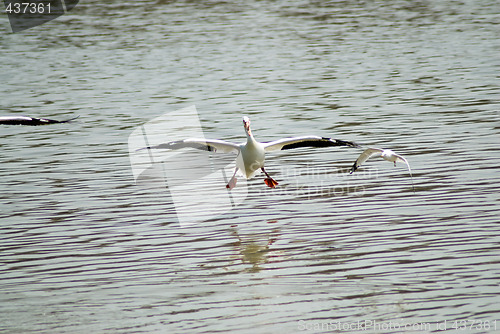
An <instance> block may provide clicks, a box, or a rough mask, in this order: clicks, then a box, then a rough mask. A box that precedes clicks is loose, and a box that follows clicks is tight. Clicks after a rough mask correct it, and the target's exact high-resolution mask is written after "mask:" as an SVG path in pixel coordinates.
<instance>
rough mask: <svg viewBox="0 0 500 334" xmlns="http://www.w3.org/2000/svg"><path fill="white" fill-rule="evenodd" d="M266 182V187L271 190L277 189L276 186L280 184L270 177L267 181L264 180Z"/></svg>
mask: <svg viewBox="0 0 500 334" xmlns="http://www.w3.org/2000/svg"><path fill="white" fill-rule="evenodd" d="M264 182H265V183H266V185H267V186H268V187H269V188H276V186H277V185H278V182H276V181H275V180H273V179H271V178H270V177H268V178H267V179H264Z"/></svg>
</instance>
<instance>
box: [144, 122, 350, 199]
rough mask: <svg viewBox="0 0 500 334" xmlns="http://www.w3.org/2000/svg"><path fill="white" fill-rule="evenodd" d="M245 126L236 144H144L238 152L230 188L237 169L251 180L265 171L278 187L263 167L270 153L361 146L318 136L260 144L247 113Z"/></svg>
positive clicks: (195, 140)
mask: <svg viewBox="0 0 500 334" xmlns="http://www.w3.org/2000/svg"><path fill="white" fill-rule="evenodd" d="M243 127H244V128H245V132H246V135H247V141H246V142H245V143H241V144H235V143H231V142H227V141H224V140H218V139H199V138H189V139H185V140H180V141H173V142H169V143H164V144H160V145H156V146H150V147H145V148H144V149H170V150H177V149H181V148H185V147H191V148H196V149H199V150H205V151H211V152H216V151H220V152H224V153H230V152H233V153H236V154H237V158H236V169H235V171H234V174H233V176H232V177H231V179H230V180H229V182H228V184H227V185H226V187H227V188H228V189H233V188H234V187H235V186H236V181H237V180H236V173H237V172H238V171H240V172H241V174H242V175H243V176H244V177H246V178H247V179H250V178H252V177H253V176H254V175H255V174H256V173H257V172H258V171H259V169H260V170H262V172H264V174H265V175H266V179H264V182H265V183H266V185H267V186H268V187H270V188H276V186H277V185H278V182H276V180H274V179H273V178H271V176H269V174H268V173H267V172H266V170H265V169H264V161H265V155H266V153H267V152H273V151H279V150H288V149H292V148H299V147H330V146H348V147H359V145H358V144H356V143H353V142H350V141H344V140H339V139H331V138H325V137H318V136H302V137H291V138H283V139H279V140H275V141H271V142H267V143H261V142H258V141H257V140H255V138H254V137H253V135H252V131H251V130H250V119H249V118H248V117H246V116H245V117H243Z"/></svg>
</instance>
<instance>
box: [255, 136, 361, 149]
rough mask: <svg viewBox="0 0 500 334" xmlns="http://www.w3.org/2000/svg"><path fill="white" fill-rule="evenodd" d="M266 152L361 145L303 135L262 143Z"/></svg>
mask: <svg viewBox="0 0 500 334" xmlns="http://www.w3.org/2000/svg"><path fill="white" fill-rule="evenodd" d="M262 144H263V145H264V149H265V150H266V152H272V151H279V150H289V149H292V148H299V147H329V146H349V147H359V145H358V144H356V143H353V142H350V141H345V140H340V139H331V138H325V137H318V136H303V137H292V138H283V139H278V140H275V141H272V142H269V143H262Z"/></svg>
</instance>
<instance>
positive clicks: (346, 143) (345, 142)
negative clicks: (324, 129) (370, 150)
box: [322, 137, 361, 148]
mask: <svg viewBox="0 0 500 334" xmlns="http://www.w3.org/2000/svg"><path fill="white" fill-rule="evenodd" d="M322 139H324V140H328V141H330V142H333V143H335V145H336V146H348V147H354V148H361V145H359V144H358V143H356V142H353V141H348V140H342V139H332V138H325V137H323V138H322Z"/></svg>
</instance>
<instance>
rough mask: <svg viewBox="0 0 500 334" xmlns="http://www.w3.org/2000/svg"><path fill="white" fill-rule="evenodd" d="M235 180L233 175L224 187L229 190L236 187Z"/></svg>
mask: <svg viewBox="0 0 500 334" xmlns="http://www.w3.org/2000/svg"><path fill="white" fill-rule="evenodd" d="M236 181H237V179H236V178H235V177H233V178H231V180H229V183H228V184H227V185H226V188H227V189H229V190H231V189H233V188H234V187H236Z"/></svg>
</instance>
